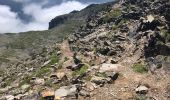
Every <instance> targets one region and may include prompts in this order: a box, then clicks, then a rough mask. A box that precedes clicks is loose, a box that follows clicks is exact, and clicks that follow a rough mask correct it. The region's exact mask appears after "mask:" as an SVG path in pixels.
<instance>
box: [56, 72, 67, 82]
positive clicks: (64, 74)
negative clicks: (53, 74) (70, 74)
mask: <svg viewBox="0 0 170 100" xmlns="http://www.w3.org/2000/svg"><path fill="white" fill-rule="evenodd" d="M64 77H66V73H65V72H58V73H57V78H58V79H60V80H62V79H63V78H64Z"/></svg>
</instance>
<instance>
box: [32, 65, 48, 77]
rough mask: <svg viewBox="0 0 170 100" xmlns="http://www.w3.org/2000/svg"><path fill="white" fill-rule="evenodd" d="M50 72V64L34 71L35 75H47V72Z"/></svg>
mask: <svg viewBox="0 0 170 100" xmlns="http://www.w3.org/2000/svg"><path fill="white" fill-rule="evenodd" d="M50 72H51V70H50V66H45V67H43V68H41V69H39V70H37V71H36V72H35V73H34V75H35V76H36V77H43V76H44V75H47V74H49V73H50Z"/></svg>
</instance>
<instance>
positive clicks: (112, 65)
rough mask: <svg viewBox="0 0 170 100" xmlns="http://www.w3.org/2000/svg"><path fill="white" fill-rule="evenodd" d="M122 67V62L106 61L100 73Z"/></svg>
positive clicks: (115, 70) (116, 70)
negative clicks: (107, 62) (108, 62)
mask: <svg viewBox="0 0 170 100" xmlns="http://www.w3.org/2000/svg"><path fill="white" fill-rule="evenodd" d="M120 67H122V65H120V64H106V63H104V64H102V66H101V67H100V69H99V72H100V73H103V72H107V71H109V72H118V71H119V68H120Z"/></svg>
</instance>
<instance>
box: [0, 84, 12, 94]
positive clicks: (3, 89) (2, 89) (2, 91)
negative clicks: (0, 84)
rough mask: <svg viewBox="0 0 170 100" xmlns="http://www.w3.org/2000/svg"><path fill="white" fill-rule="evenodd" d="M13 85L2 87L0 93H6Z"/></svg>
mask: <svg viewBox="0 0 170 100" xmlns="http://www.w3.org/2000/svg"><path fill="white" fill-rule="evenodd" d="M11 88H12V87H10V86H8V87H6V88H0V93H5V92H7V91H9V89H11Z"/></svg>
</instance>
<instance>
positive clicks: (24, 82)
mask: <svg viewBox="0 0 170 100" xmlns="http://www.w3.org/2000/svg"><path fill="white" fill-rule="evenodd" d="M30 81H31V76H26V77H24V79H23V80H22V81H21V82H20V83H19V87H21V86H22V85H24V84H30Z"/></svg>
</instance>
